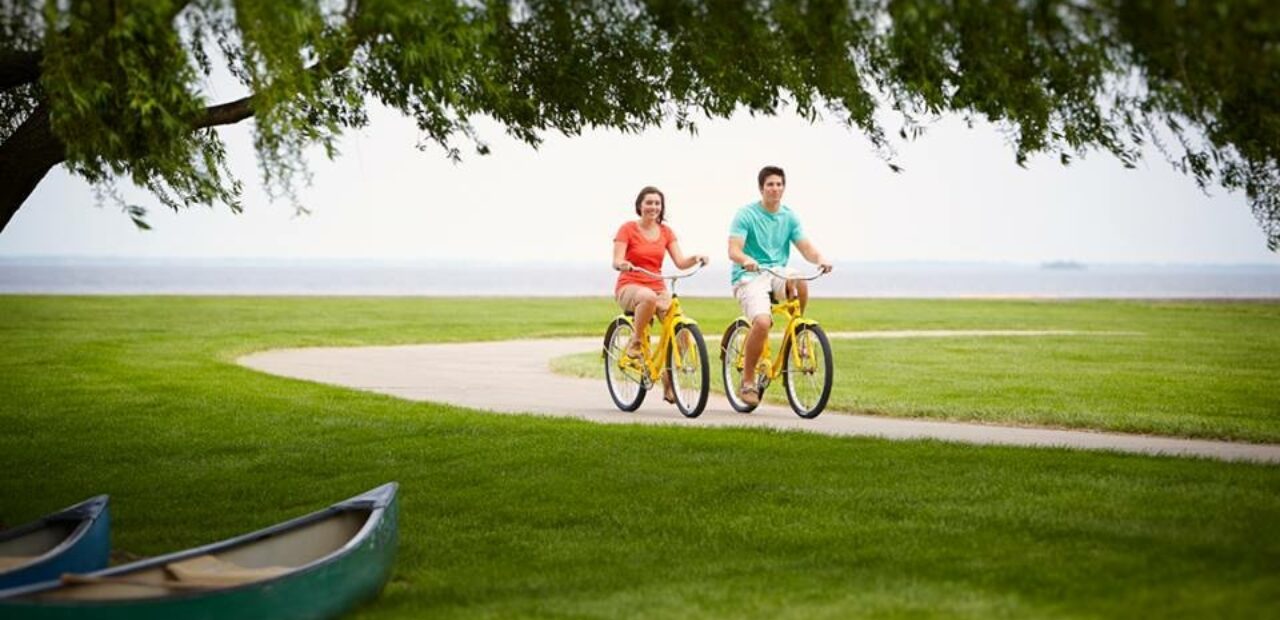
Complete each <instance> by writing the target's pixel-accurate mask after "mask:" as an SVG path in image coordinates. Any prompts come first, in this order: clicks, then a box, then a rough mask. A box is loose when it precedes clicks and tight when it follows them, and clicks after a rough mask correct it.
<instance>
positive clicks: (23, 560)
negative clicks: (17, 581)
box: [0, 555, 39, 573]
mask: <svg viewBox="0 0 1280 620" xmlns="http://www.w3.org/2000/svg"><path fill="white" fill-rule="evenodd" d="M37 557H39V556H25V555H0V573H2V572H4V571H7V570H10V569H13V568H17V567H19V566H22V565H23V564H30V563H31V561H32V560H34V559H36V558H37Z"/></svg>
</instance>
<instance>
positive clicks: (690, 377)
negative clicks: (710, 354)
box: [667, 323, 711, 418]
mask: <svg viewBox="0 0 1280 620" xmlns="http://www.w3.org/2000/svg"><path fill="white" fill-rule="evenodd" d="M668 354H669V358H668V363H667V370H668V371H670V372H671V387H672V388H673V389H674V391H675V394H676V408H677V409H679V410H680V413H682V414H684V416H685V417H686V418H696V417H698V416H699V415H702V410H703V409H705V408H706V407H707V393H708V392H709V391H710V390H711V371H710V367H709V365H708V363H707V341H706V340H704V339H703V338H702V330H700V329H698V326H697V325H690V324H687V323H686V324H681V325H677V326H676V334H675V338H674V339H673V341H672V343H671V348H670V349H669V350H668Z"/></svg>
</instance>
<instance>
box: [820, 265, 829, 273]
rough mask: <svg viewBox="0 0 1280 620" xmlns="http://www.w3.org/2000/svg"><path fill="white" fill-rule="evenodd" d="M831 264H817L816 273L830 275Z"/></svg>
mask: <svg viewBox="0 0 1280 620" xmlns="http://www.w3.org/2000/svg"><path fill="white" fill-rule="evenodd" d="M831 269H832V266H831V263H818V271H821V272H822V273H831Z"/></svg>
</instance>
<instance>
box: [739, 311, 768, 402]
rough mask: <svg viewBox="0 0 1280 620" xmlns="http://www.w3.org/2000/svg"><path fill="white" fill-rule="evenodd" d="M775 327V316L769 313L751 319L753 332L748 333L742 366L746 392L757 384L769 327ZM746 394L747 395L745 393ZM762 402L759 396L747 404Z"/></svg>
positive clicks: (743, 384) (743, 385)
mask: <svg viewBox="0 0 1280 620" xmlns="http://www.w3.org/2000/svg"><path fill="white" fill-rule="evenodd" d="M770 327H773V317H771V316H769V315H767V314H760V315H756V317H755V318H753V319H751V332H750V333H748V334H747V350H746V352H745V355H744V359H743V362H744V365H743V367H742V389H743V391H744V392H746V391H749V390H750V388H753V387H755V385H756V364H758V363H759V362H760V354H761V353H763V352H764V343H765V342H766V341H768V340H769V328H770ZM744 396H745V395H744ZM757 402H760V399H759V397H758V396H757V397H756V398H755V401H754V402H748V403H747V404H750V405H754V404H755V403H757Z"/></svg>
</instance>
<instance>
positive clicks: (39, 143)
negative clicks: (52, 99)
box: [0, 104, 67, 232]
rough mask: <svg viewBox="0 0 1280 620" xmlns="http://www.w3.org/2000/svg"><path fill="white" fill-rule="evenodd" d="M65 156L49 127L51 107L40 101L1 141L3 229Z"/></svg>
mask: <svg viewBox="0 0 1280 620" xmlns="http://www.w3.org/2000/svg"><path fill="white" fill-rule="evenodd" d="M66 158H67V149H66V147H65V146H63V144H62V141H61V140H59V139H58V138H57V137H56V136H54V135H53V130H52V129H51V128H50V126H49V108H48V106H46V105H44V104H41V105H40V106H39V107H37V108H36V109H35V111H34V112H32V113H31V116H29V117H27V120H26V121H24V122H23V123H22V125H21V126H19V127H18V130H17V131H15V132H14V133H13V135H11V136H9V139H8V140H5V141H4V144H0V232H2V231H4V229H5V227H6V226H8V225H9V220H11V219H13V214H15V213H17V212H18V209H19V208H21V207H22V203H23V202H26V200H27V197H28V196H30V195H31V192H33V191H35V189H36V185H39V184H40V180H41V179H43V178H44V176H45V175H46V174H48V173H49V170H51V169H52V168H53V167H54V166H56V165H58V164H59V163H61V162H62V160H64V159H66Z"/></svg>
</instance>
